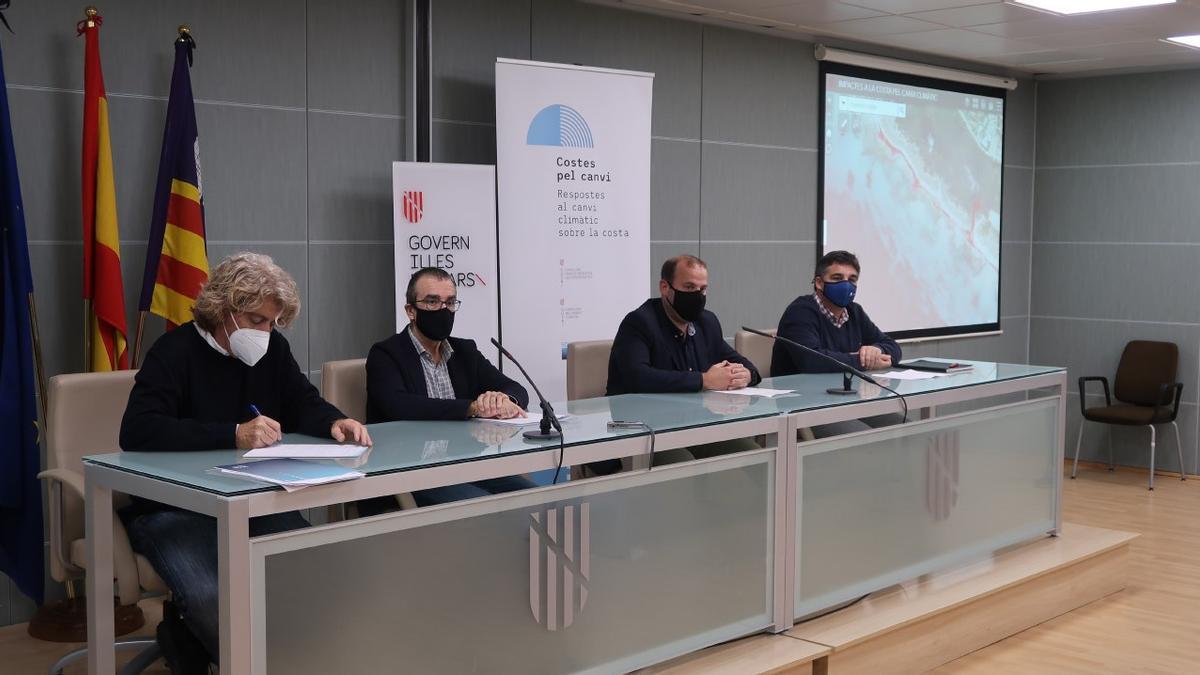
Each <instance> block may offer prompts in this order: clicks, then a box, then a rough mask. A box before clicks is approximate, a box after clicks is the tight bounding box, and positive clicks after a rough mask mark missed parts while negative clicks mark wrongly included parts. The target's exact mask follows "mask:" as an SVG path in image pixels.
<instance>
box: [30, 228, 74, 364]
mask: <svg viewBox="0 0 1200 675" xmlns="http://www.w3.org/2000/svg"><path fill="white" fill-rule="evenodd" d="M29 265H30V267H31V268H32V269H33V292H34V297H35V299H36V300H37V310H38V328H39V331H40V333H41V337H42V359H43V362H44V364H45V367H46V376H47V377H51V376H53V375H58V374H60V373H74V372H78V371H79V370H80V369H82V368H83V337H82V336H83V299H82V288H83V285H82V283H83V282H82V278H83V247H82V246H80V245H78V244H37V245H30V247H29Z"/></svg>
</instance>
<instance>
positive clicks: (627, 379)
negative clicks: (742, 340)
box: [607, 255, 762, 396]
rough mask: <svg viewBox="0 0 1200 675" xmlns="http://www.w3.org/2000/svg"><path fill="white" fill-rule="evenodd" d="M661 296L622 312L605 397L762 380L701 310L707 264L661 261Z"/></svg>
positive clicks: (685, 259)
mask: <svg viewBox="0 0 1200 675" xmlns="http://www.w3.org/2000/svg"><path fill="white" fill-rule="evenodd" d="M658 292H659V295H660V296H661V297H658V298H651V299H650V300H647V301H646V302H644V303H642V306H641V307H638V308H637V309H635V310H633V311H632V312H630V313H629V314H627V315H625V319H624V320H623V321H622V322H621V326H620V327H619V328H618V329H617V336H616V338H614V339H613V348H612V355H611V356H609V359H608V391H607V393H608V395H609V396H615V395H617V394H650V393H663V392H666V393H671V392H693V391H701V390H705V389H707V390H714V391H721V390H727V389H741V388H742V387H747V386H752V385H755V384H758V382H759V381H760V380H761V379H762V378H761V377H760V376H759V374H758V370H756V369H755V368H754V364H753V363H751V362H750V360H749V359H747V358H746V357H744V356H742V355H741V354H738V353H737V352H736V351H734V349H733V347H730V346H729V343H728V342H726V341H725V338H724V336H723V333H722V332H721V322H720V321H718V320H717V315H716V314H713V313H712V312H710V311H708V310H706V309H704V305H705V302H706V298H707V295H708V265H707V264H705V262H704V261H703V260H701V259H699V258H697V257H696V256H692V255H679V256H675V257H674V258H670V259H668V260H667V261H666V262H664V263H663V266H662V275H661V279H660V280H659V282H658Z"/></svg>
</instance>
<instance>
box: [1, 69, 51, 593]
mask: <svg viewBox="0 0 1200 675" xmlns="http://www.w3.org/2000/svg"><path fill="white" fill-rule="evenodd" d="M31 293H33V275H32V274H31V273H30V270H29V245H28V243H27V242H26V237H25V214H24V211H23V210H22V206H21V184H20V182H19V181H18V180H17V156H16V152H15V150H14V149H13V137H12V123H11V122H10V120H9V116H8V91H7V89H5V86H4V54H3V52H0V321H2V322H3V331H2V333H0V572H3V573H5V574H7V575H8V576H9V577H10V578H11V579H12V580H13V581H14V582H16V584H17V588H19V589H21V592H22V593H24V594H25V595H28V596H29V597H31V598H33V599H34V600H35V601H37V603H38V604H39V605H40V604H41V603H42V600H43V597H42V593H43V591H44V584H43V577H42V571H43V569H45V568H44V567H43V561H42V557H43V553H42V489H41V485H40V484H39V483H38V479H37V474H38V470H39V469H40V468H41V456H40V454H39V453H38V440H37V437H38V433H37V415H38V412H37V399H36V396H37V392H36V391H35V390H34V385H33V383H34V373H33V338H32V334H31V332H30V325H29V297H30V294H31Z"/></svg>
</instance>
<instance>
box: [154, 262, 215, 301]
mask: <svg viewBox="0 0 1200 675" xmlns="http://www.w3.org/2000/svg"><path fill="white" fill-rule="evenodd" d="M207 279H208V274H206V273H205V272H204V270H199V269H196V268H195V267H192V266H191V265H189V264H187V263H185V262H180V261H178V260H176V259H174V258H172V257H170V256H168V255H167V254H165V253H164V254H163V255H161V256H159V258H158V278H157V279H156V280H155V283H156V284H162V285H163V286H166V287H167V288H169V289H171V290H173V291H175V292H176V293H179V294H180V295H186V296H187V297H189V298H192V299H195V297H196V296H197V295H200V287H201V286H203V285H204V282H205V281H206V280H207Z"/></svg>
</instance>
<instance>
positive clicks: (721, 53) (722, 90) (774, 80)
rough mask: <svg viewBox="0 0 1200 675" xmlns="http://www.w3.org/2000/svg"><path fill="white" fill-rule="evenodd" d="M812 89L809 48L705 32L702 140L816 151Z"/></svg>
mask: <svg viewBox="0 0 1200 675" xmlns="http://www.w3.org/2000/svg"><path fill="white" fill-rule="evenodd" d="M817 87H818V85H817V62H816V61H815V60H814V59H813V56H812V45H811V44H809V43H807V42H799V41H796V40H785V39H782V38H770V37H764V36H762V35H758V34H755V33H747V32H744V31H738V30H732V29H727V28H715V27H712V26H705V27H704V103H703V105H704V119H703V129H704V138H706V139H712V140H720V141H737V142H741V143H760V144H765V145H782V146H786V147H793V148H815V147H816V146H817V97H818V95H819V89H818V88H817Z"/></svg>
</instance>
